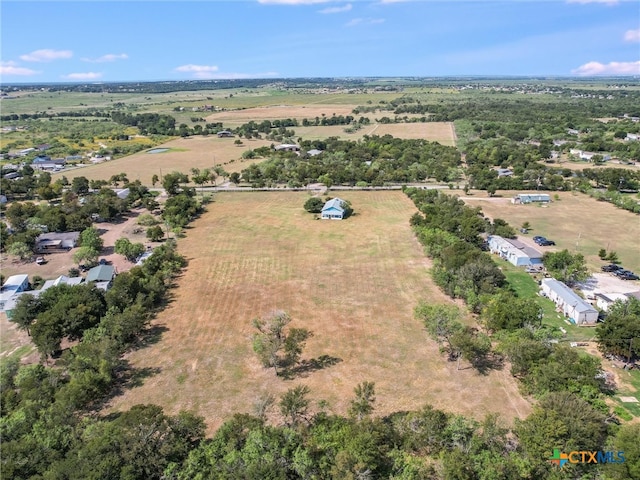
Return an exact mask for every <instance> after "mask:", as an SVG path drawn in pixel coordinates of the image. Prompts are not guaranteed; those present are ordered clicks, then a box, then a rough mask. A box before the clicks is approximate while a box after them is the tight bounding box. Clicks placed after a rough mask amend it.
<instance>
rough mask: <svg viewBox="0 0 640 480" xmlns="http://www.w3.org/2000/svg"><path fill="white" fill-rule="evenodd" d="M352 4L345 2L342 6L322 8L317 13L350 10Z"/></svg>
mask: <svg viewBox="0 0 640 480" xmlns="http://www.w3.org/2000/svg"><path fill="white" fill-rule="evenodd" d="M351 8H352V6H351V4H350V3H347V4H346V5H345V6H344V7H327V8H325V9H323V10H318V13H342V12H348V11H349V10H351Z"/></svg>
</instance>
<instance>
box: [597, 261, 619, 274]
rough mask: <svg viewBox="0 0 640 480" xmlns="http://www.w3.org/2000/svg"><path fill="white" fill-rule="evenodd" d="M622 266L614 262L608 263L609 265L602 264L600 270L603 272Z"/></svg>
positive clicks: (612, 270)
mask: <svg viewBox="0 0 640 480" xmlns="http://www.w3.org/2000/svg"><path fill="white" fill-rule="evenodd" d="M622 269H623V268H622V267H621V266H620V265H616V264H615V263H610V264H609V265H603V266H602V267H600V270H602V271H603V272H615V271H616V270H622Z"/></svg>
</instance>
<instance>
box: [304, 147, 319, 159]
mask: <svg viewBox="0 0 640 480" xmlns="http://www.w3.org/2000/svg"><path fill="white" fill-rule="evenodd" d="M321 153H322V150H318V149H317V148H313V149H311V150H309V151H308V152H307V155H311V156H312V157H315V156H316V155H320V154H321Z"/></svg>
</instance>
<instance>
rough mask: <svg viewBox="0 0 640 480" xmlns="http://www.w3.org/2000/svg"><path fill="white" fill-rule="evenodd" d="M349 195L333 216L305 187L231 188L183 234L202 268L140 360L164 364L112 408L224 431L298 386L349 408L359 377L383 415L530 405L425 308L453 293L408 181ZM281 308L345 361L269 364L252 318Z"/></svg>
mask: <svg viewBox="0 0 640 480" xmlns="http://www.w3.org/2000/svg"><path fill="white" fill-rule="evenodd" d="M341 195H342V194H341ZM343 197H344V199H347V200H350V201H351V202H352V203H353V206H354V209H355V212H356V215H354V216H353V217H351V218H349V219H347V220H345V221H326V220H325V221H323V220H314V216H313V215H312V214H309V213H306V212H305V211H304V210H303V208H302V205H303V203H304V202H305V200H306V199H307V198H308V194H306V193H302V192H255V193H222V194H218V195H217V196H216V198H215V202H214V203H212V204H210V205H209V206H208V212H207V213H205V214H204V215H203V216H202V217H201V218H200V219H198V220H197V221H195V222H194V223H193V228H192V229H189V230H188V232H187V237H186V238H184V239H181V240H179V251H180V253H182V254H183V255H185V256H186V257H187V258H188V260H189V266H188V267H187V269H186V270H185V272H184V274H183V275H182V276H181V277H180V278H179V279H178V281H177V288H176V289H175V290H173V291H172V294H173V295H174V299H173V301H172V303H171V304H170V306H169V307H168V308H167V309H166V310H165V311H164V312H162V313H161V314H160V316H159V317H158V318H157V320H156V321H155V323H156V324H158V325H160V326H162V327H164V328H166V331H165V332H164V333H163V335H162V338H161V339H160V341H159V342H157V343H156V344H153V345H151V346H149V347H147V348H144V349H141V350H138V351H136V352H133V353H132V354H130V355H129V360H130V362H131V364H132V365H133V366H134V367H137V368H140V369H145V368H146V369H154V368H158V372H157V373H155V374H153V375H151V376H149V377H148V378H146V379H145V380H144V383H143V384H142V385H141V386H138V387H135V388H132V389H130V390H127V391H125V393H124V394H123V395H121V396H119V397H116V398H114V399H113V401H112V404H111V405H110V406H109V409H110V410H114V409H124V408H127V407H130V406H132V405H135V404H137V403H156V404H158V405H161V406H162V407H164V408H165V409H166V410H167V411H168V412H170V413H175V412H177V411H179V410H180V409H191V410H193V411H195V412H196V413H198V414H199V415H202V416H204V417H205V418H206V421H207V424H208V426H209V429H210V431H211V430H212V429H214V428H217V427H218V426H220V425H221V423H222V422H223V421H224V420H225V419H228V418H229V417H230V416H231V415H232V414H233V413H236V412H251V411H252V405H253V404H254V402H255V401H256V399H258V398H259V397H260V396H263V395H266V394H273V395H276V396H279V395H280V394H282V393H283V392H284V391H286V390H287V389H288V388H292V387H293V386H296V385H298V384H305V385H308V386H309V388H310V389H311V396H312V398H313V399H314V401H319V400H325V401H326V402H328V409H329V410H330V411H334V412H339V413H345V412H346V411H347V408H348V405H349V400H350V399H351V398H352V397H353V389H354V387H355V386H356V385H357V384H358V383H359V382H362V381H373V382H375V383H376V393H377V401H376V413H377V414H387V413H390V412H393V411H398V410H404V409H412V408H418V407H420V406H422V405H424V404H425V403H431V404H433V405H434V406H436V407H438V408H443V409H445V410H447V411H451V412H459V413H464V414H468V415H472V416H474V417H476V418H482V417H483V416H484V415H485V414H486V413H487V412H499V413H501V414H502V415H503V416H504V417H505V418H506V419H507V420H512V419H513V418H514V417H523V416H525V415H526V414H528V413H529V411H530V405H529V402H528V401H526V400H524V399H523V398H522V397H521V396H520V394H519V393H518V390H517V386H516V384H515V382H514V380H513V379H511V378H510V376H509V374H508V368H506V369H505V370H503V371H497V372H493V373H491V374H490V375H488V376H482V375H480V374H478V373H476V372H475V371H474V370H472V369H471V368H467V369H462V370H460V371H456V365H455V363H453V362H447V361H446V360H445V359H444V358H443V356H442V355H440V354H439V352H438V347H437V345H436V344H435V343H434V342H433V341H432V340H430V339H429V338H428V337H427V335H426V333H425V331H424V329H423V327H422V326H421V324H420V323H419V322H418V321H416V320H415V319H414V318H413V312H412V311H413V308H414V306H415V305H416V303H417V302H418V301H419V300H420V299H425V300H428V301H430V302H450V300H449V299H448V298H447V297H445V296H444V295H443V294H442V293H441V292H440V291H439V290H438V289H437V288H436V287H435V286H434V285H433V283H432V282H431V280H430V277H429V274H428V269H429V266H430V265H429V262H428V260H427V258H426V257H425V256H424V254H423V252H422V247H421V246H420V245H419V244H418V242H417V241H416V240H415V238H414V236H413V233H412V231H411V229H410V226H409V217H410V216H411V214H412V213H413V212H414V211H415V207H414V206H413V204H412V203H411V202H410V200H409V199H408V198H407V197H406V196H405V195H404V194H403V193H401V192H345V193H344V195H343ZM274 309H282V310H285V311H287V312H288V313H289V314H290V315H291V316H292V318H293V319H294V321H293V322H292V324H291V326H293V327H306V328H308V329H310V330H311V331H312V332H313V335H314V336H313V337H312V338H311V339H310V340H309V341H308V344H307V348H306V349H305V350H304V352H303V359H307V360H310V359H314V358H319V357H321V356H323V355H326V356H328V357H330V358H332V359H333V362H330V363H334V364H333V365H329V366H327V367H326V368H323V369H318V370H315V371H311V372H308V373H306V374H305V375H303V376H299V377H296V378H295V379H293V380H284V379H282V378H277V377H276V376H275V375H274V372H273V370H271V369H264V368H263V367H262V366H261V364H260V363H259V362H258V360H257V358H256V356H255V354H254V353H253V351H252V347H251V337H252V334H253V332H254V329H253V327H252V324H251V321H252V319H253V318H256V317H258V316H261V315H264V314H267V313H268V312H270V311H272V310H274ZM313 405H314V408H315V405H316V403H315V402H314V404H313Z"/></svg>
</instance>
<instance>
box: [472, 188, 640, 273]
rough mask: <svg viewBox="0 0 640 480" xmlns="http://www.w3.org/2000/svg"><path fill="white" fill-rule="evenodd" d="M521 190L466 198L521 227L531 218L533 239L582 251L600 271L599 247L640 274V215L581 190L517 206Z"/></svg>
mask: <svg viewBox="0 0 640 480" xmlns="http://www.w3.org/2000/svg"><path fill="white" fill-rule="evenodd" d="M516 193H520V192H502V191H500V192H499V194H500V195H502V196H503V198H487V194H486V192H475V194H474V196H472V197H465V202H466V203H467V204H469V205H473V206H479V207H481V208H482V211H483V212H484V213H485V214H486V215H488V216H489V217H491V218H502V219H504V220H506V221H507V222H509V224H511V225H512V226H513V227H514V228H516V229H519V228H520V226H521V225H522V223H523V222H529V223H530V224H531V227H532V230H531V233H530V234H529V235H528V236H529V237H532V236H534V235H542V236H544V237H547V238H550V239H552V240H553V241H555V242H556V248H555V249H554V248H553V247H544V248H542V251H543V252H544V251H554V250H562V249H565V248H566V249H568V250H569V251H571V252H579V253H582V254H583V255H584V256H585V259H586V260H587V264H588V266H589V267H590V269H592V270H593V271H600V267H601V266H602V265H604V262H602V261H601V260H600V258H599V257H598V251H599V250H600V249H601V248H605V249H607V251H611V250H613V251H615V252H617V253H618V257H619V259H620V261H621V262H622V265H623V266H624V267H625V268H628V269H629V270H633V271H635V272H636V273H640V240H639V239H640V216H638V215H636V214H633V213H631V212H628V211H626V210H622V209H620V208H617V207H616V206H614V205H613V204H611V203H607V202H599V201H597V200H594V199H593V198H591V197H589V196H588V195H585V194H582V193H578V192H559V193H558V198H559V200H557V201H552V202H551V203H550V204H548V205H540V204H529V205H514V204H512V203H511V197H513V195H515V194H516ZM553 196H555V194H552V198H553Z"/></svg>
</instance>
